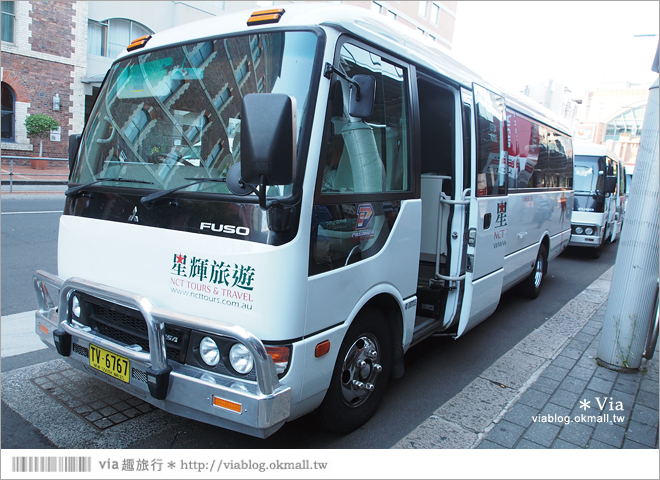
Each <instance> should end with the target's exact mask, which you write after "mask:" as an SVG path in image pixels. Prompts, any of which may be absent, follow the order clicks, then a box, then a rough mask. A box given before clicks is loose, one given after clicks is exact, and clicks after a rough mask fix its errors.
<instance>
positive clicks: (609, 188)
mask: <svg viewBox="0 0 660 480" xmlns="http://www.w3.org/2000/svg"><path fill="white" fill-rule="evenodd" d="M615 191H616V176H614V175H607V176H606V177H605V193H606V194H607V193H614V192H615Z"/></svg>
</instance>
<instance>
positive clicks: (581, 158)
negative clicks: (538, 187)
mask: <svg viewBox="0 0 660 480" xmlns="http://www.w3.org/2000/svg"><path fill="white" fill-rule="evenodd" d="M574 153H575V163H574V165H575V167H574V168H575V171H574V176H573V188H574V190H575V197H574V205H573V215H572V217H571V240H570V243H569V246H575V247H591V248H592V250H591V253H592V256H593V257H594V258H598V257H600V254H601V251H602V248H603V245H604V244H605V242H615V241H616V240H617V239H618V238H619V236H620V235H621V228H622V226H623V217H624V215H625V207H626V170H625V166H624V164H623V161H622V160H621V159H620V158H619V157H618V156H617V155H616V154H615V153H614V152H612V151H610V150H608V149H607V148H606V147H605V146H604V145H596V144H593V143H580V142H575V143H574Z"/></svg>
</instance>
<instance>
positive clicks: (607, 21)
mask: <svg viewBox="0 0 660 480" xmlns="http://www.w3.org/2000/svg"><path fill="white" fill-rule="evenodd" d="M659 6H660V2H657V1H638V2H635V1H588V2H578V1H553V2H541V1H514V2H498V1H486V2H477V1H460V2H458V7H457V17H456V27H455V31H454V39H453V48H452V52H453V53H454V55H455V56H456V57H457V58H458V59H459V60H461V61H462V62H463V63H465V64H466V65H467V66H468V67H470V68H472V69H473V70H474V71H475V72H477V73H479V74H480V75H481V76H482V77H483V78H484V79H485V80H486V81H489V82H491V83H493V84H495V85H496V86H499V87H502V88H504V89H506V90H509V91H516V92H519V91H521V90H522V89H524V88H525V86H526V85H529V84H536V83H543V84H545V85H548V83H549V81H550V80H553V82H554V83H563V84H564V85H566V86H567V87H568V88H569V89H570V90H571V91H572V92H573V97H576V96H577V97H579V96H581V95H582V93H583V92H584V91H589V90H594V89H596V88H598V87H599V86H601V85H602V84H604V83H608V82H630V83H633V84H641V85H643V86H644V87H648V86H650V85H651V83H652V82H653V81H654V80H655V79H657V78H658V74H657V73H653V72H652V71H651V64H652V63H653V58H654V57H655V52H656V48H657V46H658V40H659V39H660V37H659V36H658V33H659V29H660V27H659V23H660V20H659V19H660V12H659ZM648 34H655V35H656V36H654V37H648V36H646V37H635V35H648Z"/></svg>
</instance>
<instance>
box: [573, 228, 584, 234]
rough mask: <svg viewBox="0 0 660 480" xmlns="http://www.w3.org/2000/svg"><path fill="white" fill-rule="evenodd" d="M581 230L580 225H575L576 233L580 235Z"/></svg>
mask: <svg viewBox="0 0 660 480" xmlns="http://www.w3.org/2000/svg"><path fill="white" fill-rule="evenodd" d="M582 232H584V230H583V229H582V227H575V233H577V234H578V235H582Z"/></svg>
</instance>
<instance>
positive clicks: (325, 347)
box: [314, 340, 330, 357]
mask: <svg viewBox="0 0 660 480" xmlns="http://www.w3.org/2000/svg"><path fill="white" fill-rule="evenodd" d="M329 351H330V341H329V340H325V341H323V342H321V343H319V344H318V345H317V346H316V349H315V350H314V356H315V357H322V356H323V355H325V354H326V353H328V352H329Z"/></svg>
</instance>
